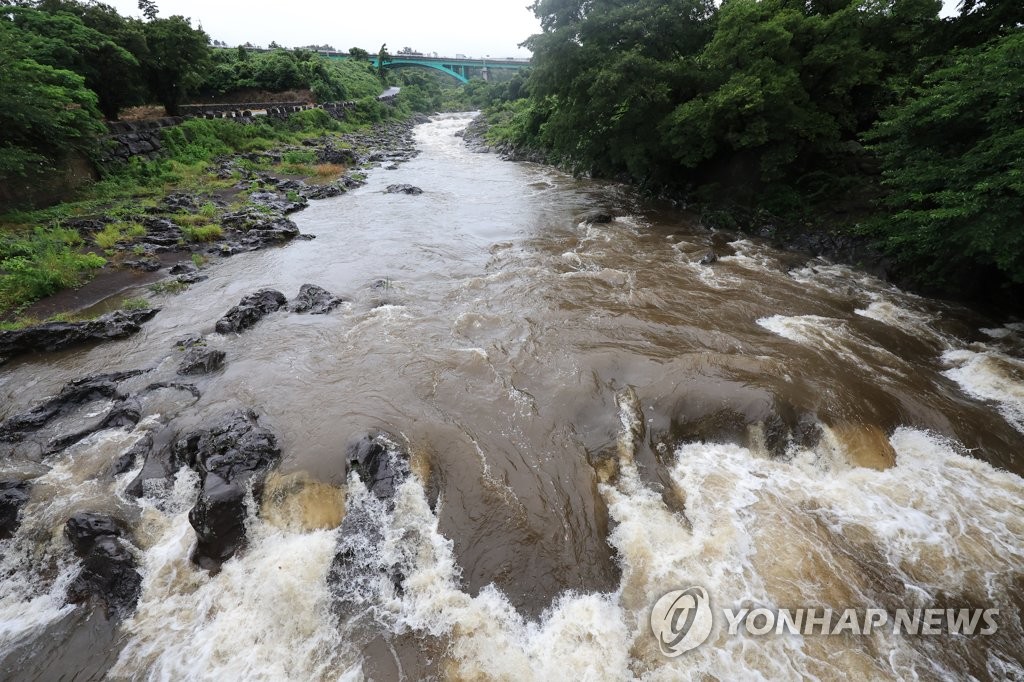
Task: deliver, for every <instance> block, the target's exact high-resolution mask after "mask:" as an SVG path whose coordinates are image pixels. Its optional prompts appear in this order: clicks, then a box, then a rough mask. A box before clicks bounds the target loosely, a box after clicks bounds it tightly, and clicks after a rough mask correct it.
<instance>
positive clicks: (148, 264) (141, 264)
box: [121, 258, 162, 272]
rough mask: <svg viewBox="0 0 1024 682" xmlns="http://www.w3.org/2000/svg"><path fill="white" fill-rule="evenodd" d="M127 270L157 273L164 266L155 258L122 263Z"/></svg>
mask: <svg viewBox="0 0 1024 682" xmlns="http://www.w3.org/2000/svg"><path fill="white" fill-rule="evenodd" d="M121 265H123V266H124V267H126V268H131V269H132V270H141V271H142V272H156V271H157V270H159V269H160V268H161V267H162V266H161V265H160V261H159V260H157V259H155V258H140V259H139V260H129V261H125V262H124V263H122V264H121Z"/></svg>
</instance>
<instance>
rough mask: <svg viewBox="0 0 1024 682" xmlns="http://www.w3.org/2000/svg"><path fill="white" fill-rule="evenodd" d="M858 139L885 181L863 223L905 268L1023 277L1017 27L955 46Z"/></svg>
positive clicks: (962, 277) (922, 277) (926, 273)
mask: <svg viewBox="0 0 1024 682" xmlns="http://www.w3.org/2000/svg"><path fill="white" fill-rule="evenodd" d="M866 138H867V140H868V141H869V142H871V143H872V144H873V145H874V149H875V150H876V151H877V153H878V154H879V155H880V156H881V159H882V163H883V167H884V178H885V180H884V185H885V187H886V188H887V189H888V190H889V193H888V195H887V196H886V198H885V200H884V201H883V203H882V206H883V207H884V208H885V209H887V212H886V213H885V214H883V215H881V216H880V217H879V218H878V219H877V220H875V221H874V222H873V224H872V232H873V234H875V235H877V236H878V237H879V238H880V239H881V240H882V241H883V243H884V245H885V247H886V248H887V249H888V250H889V251H890V253H892V254H893V255H894V256H895V257H896V258H897V260H898V263H899V264H900V265H901V266H902V267H903V269H904V273H905V274H907V275H909V276H911V277H913V278H914V279H916V280H918V281H919V282H922V283H926V284H932V285H940V286H942V285H945V286H959V285H962V284H964V283H971V282H973V283H975V284H977V283H978V282H984V281H986V279H985V277H983V276H981V275H982V273H985V272H986V271H987V272H988V273H989V274H992V272H993V271H995V273H996V274H997V275H998V276H999V277H1001V278H1004V279H1006V280H1009V281H1011V282H1014V283H1017V284H1021V283H1024V223H1022V221H1021V216H1024V31H1021V30H1017V31H1014V32H1012V33H1009V34H1007V35H1005V36H1002V37H1000V38H996V39H995V40H992V41H990V42H989V43H986V44H985V45H983V46H980V47H977V48H973V49H969V50H966V51H963V52H960V53H957V54H956V55H955V56H954V58H953V59H952V61H951V62H950V63H949V64H948V65H947V66H945V67H943V68H941V69H938V70H937V71H935V72H934V73H932V74H930V75H929V76H928V77H927V78H926V79H925V83H924V85H923V86H922V87H920V88H918V89H917V90H916V91H915V92H914V93H913V95H912V96H911V97H910V98H909V99H908V100H907V101H906V102H904V103H903V104H901V105H900V106H896V107H894V108H892V109H891V110H889V111H887V112H886V113H885V115H884V117H883V118H882V120H881V121H880V122H879V123H878V125H877V126H876V127H875V128H874V129H873V130H872V131H871V132H870V133H869V134H868V135H867V136H866Z"/></svg>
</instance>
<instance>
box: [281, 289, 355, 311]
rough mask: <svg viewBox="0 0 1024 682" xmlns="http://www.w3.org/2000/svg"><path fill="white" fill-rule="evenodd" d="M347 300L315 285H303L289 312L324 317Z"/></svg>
mask: <svg viewBox="0 0 1024 682" xmlns="http://www.w3.org/2000/svg"><path fill="white" fill-rule="evenodd" d="M344 302H345V299H343V298H340V297H338V296H335V295H334V294H332V293H331V292H329V291H327V290H326V289H324V288H322V287H318V286H316V285H315V284H303V285H302V287H301V288H300V289H299V295H298V296H296V297H295V298H294V299H293V300H292V302H291V304H290V305H289V306H288V310H290V311H291V312H293V313H309V314H310V315H324V314H326V313H329V312H331V311H332V310H334V309H335V308H337V307H338V306H339V305H341V304H342V303H344Z"/></svg>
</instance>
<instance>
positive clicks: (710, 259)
mask: <svg viewBox="0 0 1024 682" xmlns="http://www.w3.org/2000/svg"><path fill="white" fill-rule="evenodd" d="M698 262H699V263H700V264H701V265H711V264H712V263H717V262H718V254H716V253H715V252H714V251H708V252H707V253H705V254H704V256H703V257H701V259H700V261H698Z"/></svg>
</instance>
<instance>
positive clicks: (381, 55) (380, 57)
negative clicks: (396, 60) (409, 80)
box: [377, 43, 391, 82]
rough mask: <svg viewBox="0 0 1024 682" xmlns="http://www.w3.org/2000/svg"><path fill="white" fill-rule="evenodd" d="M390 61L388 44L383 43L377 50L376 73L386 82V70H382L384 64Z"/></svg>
mask: <svg viewBox="0 0 1024 682" xmlns="http://www.w3.org/2000/svg"><path fill="white" fill-rule="evenodd" d="M390 61H391V55H390V54H388V44H387V43H384V44H383V45H381V46H380V50H379V51H378V52H377V75H378V76H379V77H380V79H381V80H382V81H384V82H387V72H386V71H385V70H384V66H385V65H386V64H388V63H389V62H390Z"/></svg>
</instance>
